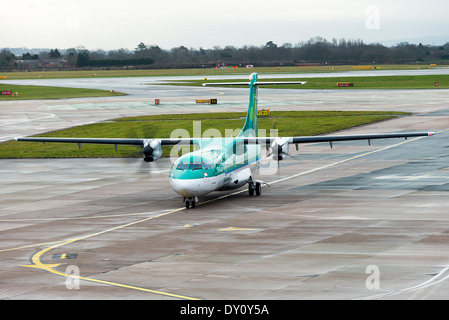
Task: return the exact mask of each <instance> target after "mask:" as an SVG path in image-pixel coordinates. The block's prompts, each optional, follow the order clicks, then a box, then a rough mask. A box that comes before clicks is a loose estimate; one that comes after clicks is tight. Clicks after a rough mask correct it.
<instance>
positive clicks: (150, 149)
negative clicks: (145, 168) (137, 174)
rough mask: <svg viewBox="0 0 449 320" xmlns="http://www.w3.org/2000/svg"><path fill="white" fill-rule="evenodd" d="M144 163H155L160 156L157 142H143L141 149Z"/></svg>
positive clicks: (159, 147)
mask: <svg viewBox="0 0 449 320" xmlns="http://www.w3.org/2000/svg"><path fill="white" fill-rule="evenodd" d="M142 153H143V156H144V158H143V160H144V161H145V162H153V161H156V160H157V159H158V158H159V157H160V156H161V155H162V145H161V142H160V141H159V140H154V139H152V140H145V143H144V145H143V149H142Z"/></svg>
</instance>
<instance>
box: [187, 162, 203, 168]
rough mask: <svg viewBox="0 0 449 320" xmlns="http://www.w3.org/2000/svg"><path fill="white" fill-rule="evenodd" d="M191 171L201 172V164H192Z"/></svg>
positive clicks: (190, 165)
mask: <svg viewBox="0 0 449 320" xmlns="http://www.w3.org/2000/svg"><path fill="white" fill-rule="evenodd" d="M189 169H190V170H201V169H202V166H201V162H194V163H190V164H189Z"/></svg>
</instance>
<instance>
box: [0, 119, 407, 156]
mask: <svg viewBox="0 0 449 320" xmlns="http://www.w3.org/2000/svg"><path fill="white" fill-rule="evenodd" d="M245 115H246V113H244V112H236V113H206V114H183V115H178V114H174V115H156V116H143V117H129V118H121V119H116V120H112V121H110V122H102V123H96V124H90V125H84V126H79V127H73V128H69V129H65V130H60V131H56V132H50V133H47V134H43V135H39V136H47V137H79V138H82V137H86V138H87V137H92V138H151V137H156V138H166V137H170V136H171V133H172V131H173V130H175V129H185V130H187V131H188V132H189V135H190V137H192V136H193V121H201V129H202V132H204V130H207V129H217V130H219V131H220V132H221V134H222V135H223V136H225V130H226V129H232V130H236V129H239V128H241V127H243V124H244V121H245V119H244V116H245ZM404 115H407V114H406V113H397V112H351V111H318V112H316V111H285V112H284V111H276V112H272V113H271V115H270V116H269V117H258V128H259V129H265V130H267V135H269V132H270V129H272V128H273V126H274V125H275V126H276V128H277V129H278V131H279V135H280V136H308V135H318V134H327V133H331V132H335V131H339V130H344V129H348V128H351V127H354V126H360V125H365V124H369V123H373V122H377V121H383V120H387V119H391V118H394V117H398V116H404ZM163 149H164V150H163V151H164V153H163V155H164V156H168V155H169V154H170V150H171V147H164V148H163ZM140 151H141V150H140V148H138V147H132V146H119V147H118V151H117V152H116V151H115V148H114V146H112V145H111V146H108V145H87V144H84V145H82V147H81V149H78V145H77V144H63V143H46V144H42V143H33V142H17V141H9V142H5V143H2V144H0V158H3V159H4V158H78V157H80V158H82V157H87V158H90V157H98V158H113V157H141V153H140Z"/></svg>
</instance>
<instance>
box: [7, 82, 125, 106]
mask: <svg viewBox="0 0 449 320" xmlns="http://www.w3.org/2000/svg"><path fill="white" fill-rule="evenodd" d="M0 91H12V92H13V93H14V94H15V93H16V92H17V93H18V96H14V97H11V96H5V95H2V96H0V101H3V100H37V99H67V98H87V97H113V96H120V95H124V93H121V92H115V91H113V92H110V91H107V90H97V89H79V88H61V87H46V86H22V85H9V84H4V83H2V82H1V81H0Z"/></svg>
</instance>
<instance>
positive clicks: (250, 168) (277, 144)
mask: <svg viewBox="0 0 449 320" xmlns="http://www.w3.org/2000/svg"><path fill="white" fill-rule="evenodd" d="M305 83H306V82H260V81H258V75H257V73H253V74H251V76H250V82H244V83H241V82H237V83H236V82H234V83H208V84H203V85H220V86H223V85H245V86H248V85H249V89H250V91H249V105H248V111H247V114H246V120H245V124H244V126H243V128H242V129H241V130H240V132H239V133H238V135H236V136H235V137H200V138H162V139H161V138H147V139H114V138H104V139H97V138H40V137H30V138H28V137H26V138H16V140H17V141H35V142H44V143H45V142H63V143H77V144H78V145H79V146H81V144H83V143H93V144H111V145H115V147H116V148H117V145H136V146H141V147H142V154H143V158H144V161H146V162H152V161H156V160H157V159H158V158H160V157H161V155H162V146H166V145H171V146H179V145H196V146H197V147H198V149H197V150H196V151H193V152H189V153H186V154H184V155H182V156H180V157H179V158H177V160H176V161H175V162H174V164H173V166H172V168H171V170H170V174H169V178H170V183H171V186H172V189H173V190H174V191H175V192H176V193H178V194H179V195H181V196H182V197H183V202H185V206H186V208H190V207H192V208H194V207H195V205H196V203H198V197H201V196H204V195H206V194H209V193H211V192H213V191H224V190H232V189H237V188H241V187H243V186H244V185H248V192H249V195H250V196H253V195H254V194H255V195H256V196H259V195H260V194H261V186H262V185H263V184H266V185H268V184H267V183H265V182H264V181H261V180H257V179H255V176H254V170H257V169H261V163H262V162H263V159H267V158H268V159H272V160H274V161H268V162H266V163H265V170H270V169H273V168H274V169H275V166H276V163H277V165H278V164H279V161H281V160H283V159H285V157H286V156H287V155H288V152H289V145H291V144H295V145H296V147H298V144H301V143H315V142H329V143H330V144H331V147H332V143H333V142H336V141H347V140H368V142H369V141H370V140H373V139H390V138H408V137H418V136H430V135H432V134H433V133H432V132H409V133H387V134H369V135H327V136H311V137H278V136H277V135H271V136H270V137H267V136H266V135H265V136H258V130H257V101H258V99H257V91H258V87H259V86H266V85H276V84H278V85H279V84H305ZM263 145H265V147H266V150H268V151H269V155H268V157H265V158H263V151H264V148H262V146H263ZM273 162H274V163H275V165H274V166H273ZM267 163H268V166H267ZM267 168H268V169H267Z"/></svg>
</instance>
